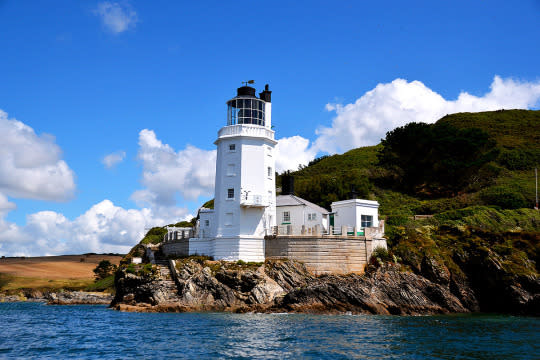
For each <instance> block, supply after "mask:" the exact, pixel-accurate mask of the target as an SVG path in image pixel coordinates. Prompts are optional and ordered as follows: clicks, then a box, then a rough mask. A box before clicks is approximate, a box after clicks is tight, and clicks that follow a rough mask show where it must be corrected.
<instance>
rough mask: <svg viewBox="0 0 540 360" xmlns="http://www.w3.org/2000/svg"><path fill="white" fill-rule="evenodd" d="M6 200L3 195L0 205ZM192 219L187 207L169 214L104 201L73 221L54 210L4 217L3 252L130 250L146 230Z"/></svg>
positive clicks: (0, 242)
mask: <svg viewBox="0 0 540 360" xmlns="http://www.w3.org/2000/svg"><path fill="white" fill-rule="evenodd" d="M2 201H3V199H2V198H1V197H0V207H1V206H2ZM188 218H190V216H189V214H188V210H187V209H179V208H176V209H175V210H174V211H171V212H168V213H166V214H162V215H160V214H156V213H155V212H154V211H153V210H152V209H148V208H143V209H128V210H126V209H123V208H121V207H118V206H115V205H114V204H113V203H112V202H111V201H109V200H103V201H101V202H100V203H98V204H95V205H94V206H92V207H91V208H90V209H88V210H87V211H86V212H85V213H84V214H82V215H81V216H79V217H77V218H76V219H75V220H73V221H70V220H69V219H67V218H66V217H65V216H64V215H62V214H59V213H57V212H54V211H40V212H37V213H34V214H31V215H28V216H27V219H26V224H25V225H24V226H18V225H16V224H14V223H10V222H7V221H5V220H4V218H0V253H1V254H3V255H4V254H7V255H11V256H43V255H58V254H82V253H86V252H98V253H102V252H118V253H127V252H128V251H129V250H130V249H131V247H132V246H133V245H135V244H136V243H137V242H138V241H139V240H140V239H141V238H142V237H143V235H144V233H145V232H146V230H145V228H147V227H153V226H163V225H167V224H170V223H174V222H176V221H179V220H182V219H188Z"/></svg>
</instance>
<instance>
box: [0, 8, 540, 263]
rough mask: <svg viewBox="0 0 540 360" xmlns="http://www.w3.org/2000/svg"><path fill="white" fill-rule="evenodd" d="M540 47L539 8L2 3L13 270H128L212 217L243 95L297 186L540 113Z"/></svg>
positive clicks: (3, 124)
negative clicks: (133, 258)
mask: <svg viewBox="0 0 540 360" xmlns="http://www.w3.org/2000/svg"><path fill="white" fill-rule="evenodd" d="M539 45H540V1H538V0H522V1H515V2H509V1H495V0H493V1H487V0H482V1H480V0H468V1H460V0H455V1H448V2H446V1H407V2H404V1H384V0H381V1H339V0H333V1H271V2H270V1H257V2H255V1H234V2H233V1H229V2H224V1H190V2H185V1H164V0H154V1H142V0H126V1H99V0H84V1H72V0H53V1H37V0H28V1H19V0H0V255H2V256H41V255H55V254H79V253H86V252H97V253H103V252H119V253H125V252H127V251H129V249H130V248H131V247H132V246H133V245H134V244H135V243H137V242H138V241H139V240H140V239H141V237H142V236H143V235H144V232H145V229H148V228H150V227H153V226H163V225H167V224H171V223H176V222H178V221H180V220H188V219H190V218H191V217H192V216H193V215H196V212H197V209H198V207H199V206H200V205H201V204H203V203H204V202H205V201H206V200H208V199H211V198H212V197H213V194H214V176H215V158H216V152H215V145H214V144H213V142H214V141H215V139H216V137H217V131H218V130H219V129H220V128H221V127H222V126H225V125H226V105H225V104H226V101H227V100H229V99H230V98H232V97H234V96H235V95H236V88H237V87H239V86H241V85H242V81H247V80H252V79H253V80H255V85H254V86H255V87H256V88H257V90H259V91H260V90H262V89H263V88H264V85H265V84H269V86H270V90H272V92H273V93H272V105H273V110H272V123H273V125H274V126H275V127H274V130H275V131H276V139H277V140H278V145H277V153H278V156H277V159H276V160H277V161H276V168H277V170H278V171H280V172H281V171H284V170H287V169H292V170H294V169H297V168H298V166H299V165H301V164H307V163H308V162H309V161H310V160H312V159H314V158H315V157H317V156H321V155H324V154H334V153H343V152H346V151H348V150H350V149H353V148H356V147H360V146H368V145H375V144H377V143H379V142H380V140H381V138H384V136H385V134H386V132H387V131H390V130H392V129H393V128H395V127H397V126H402V125H404V124H406V123H408V122H411V121H417V122H419V121H421V122H427V123H432V122H435V121H436V120H438V119H439V118H440V117H442V116H444V115H446V114H450V113H455V112H464V111H487V110H497V109H511V108H520V109H538V108H539V107H540V46H539ZM524 131H525V129H524Z"/></svg>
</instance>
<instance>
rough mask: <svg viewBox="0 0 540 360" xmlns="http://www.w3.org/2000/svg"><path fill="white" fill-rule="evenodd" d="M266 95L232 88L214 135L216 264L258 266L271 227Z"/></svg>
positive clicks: (268, 94) (271, 148)
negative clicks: (224, 118)
mask: <svg viewBox="0 0 540 360" xmlns="http://www.w3.org/2000/svg"><path fill="white" fill-rule="evenodd" d="M271 125H272V104H271V91H269V90H268V85H266V86H265V90H264V91H263V92H261V93H260V94H259V97H257V96H256V95H255V89H254V88H252V87H250V86H247V85H246V86H242V87H240V88H238V92H237V96H236V97H234V98H233V99H231V100H229V101H227V125H226V126H224V127H222V128H221V129H220V130H219V132H218V138H217V140H216V141H215V144H216V145H217V161H216V183H215V184H216V185H215V186H216V188H215V199H214V214H213V217H214V224H213V226H212V228H213V229H212V230H213V231H212V232H213V234H212V235H213V237H214V239H213V241H211V242H212V244H211V246H210V248H211V252H212V254H211V255H212V256H213V257H214V258H215V259H216V260H230V261H234V260H244V261H264V236H265V235H267V234H270V232H271V228H272V227H273V226H275V223H276V215H275V214H276V193H275V188H276V179H275V175H274V174H275V152H274V147H275V145H276V143H277V142H276V141H275V140H274V131H273V130H272V129H271Z"/></svg>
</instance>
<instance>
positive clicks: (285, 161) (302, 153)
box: [276, 135, 317, 173]
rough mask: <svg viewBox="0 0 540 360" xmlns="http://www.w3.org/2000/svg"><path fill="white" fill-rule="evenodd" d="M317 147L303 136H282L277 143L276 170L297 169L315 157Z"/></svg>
mask: <svg viewBox="0 0 540 360" xmlns="http://www.w3.org/2000/svg"><path fill="white" fill-rule="evenodd" d="M316 154H317V149H315V148H314V147H313V146H310V145H309V140H308V139H306V138H303V137H301V136H298V135H296V136H291V137H288V138H281V139H279V140H278V143H277V145H276V171H277V172H279V173H281V172H283V171H286V170H296V169H298V165H305V164H307V163H309V162H310V161H311V160H313V159H314V158H315V155H316Z"/></svg>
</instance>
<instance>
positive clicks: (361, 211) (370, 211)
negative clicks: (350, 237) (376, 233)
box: [329, 199, 379, 235]
mask: <svg viewBox="0 0 540 360" xmlns="http://www.w3.org/2000/svg"><path fill="white" fill-rule="evenodd" d="M330 206H331V207H332V212H331V213H330V215H329V217H330V219H329V221H330V226H332V227H333V228H335V229H339V230H338V231H341V229H342V228H343V227H344V226H346V227H348V228H350V229H349V230H348V232H351V231H353V229H352V228H353V227H354V228H355V229H356V232H357V235H364V229H365V228H370V227H378V226H379V203H378V202H377V201H372V200H363V199H350V200H343V201H335V202H333V203H332V204H331V205H330Z"/></svg>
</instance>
